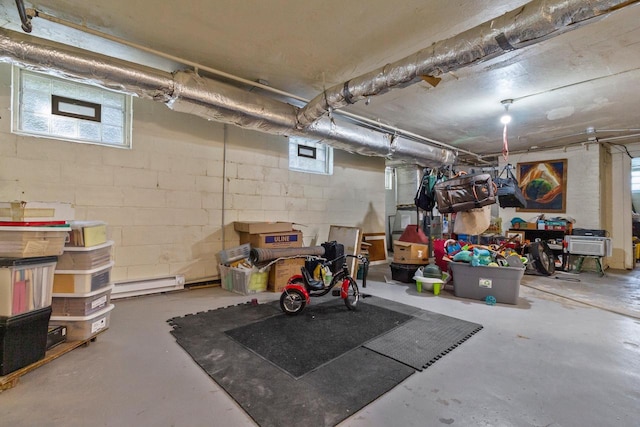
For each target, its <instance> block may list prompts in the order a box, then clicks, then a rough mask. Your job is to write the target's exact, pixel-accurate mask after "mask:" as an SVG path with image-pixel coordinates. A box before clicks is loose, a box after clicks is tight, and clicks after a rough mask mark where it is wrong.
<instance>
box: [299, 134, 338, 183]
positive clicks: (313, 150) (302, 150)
mask: <svg viewBox="0 0 640 427" xmlns="http://www.w3.org/2000/svg"><path fill="white" fill-rule="evenodd" d="M289 169H291V170H294V171H299V172H309V173H317V174H322V175H333V147H331V146H329V145H327V144H323V143H320V142H316V141H312V140H310V139H306V138H301V137H297V136H291V137H289Z"/></svg>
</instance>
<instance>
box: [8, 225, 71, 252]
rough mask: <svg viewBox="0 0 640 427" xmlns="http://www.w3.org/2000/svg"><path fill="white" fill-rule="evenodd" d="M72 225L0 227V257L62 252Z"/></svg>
mask: <svg viewBox="0 0 640 427" xmlns="http://www.w3.org/2000/svg"><path fill="white" fill-rule="evenodd" d="M70 230H71V228H70V227H7V226H2V227H0V257H7V258H30V257H42V256H57V255H60V254H62V250H63V248H64V244H65V242H66V240H67V239H68V238H69V231H70Z"/></svg>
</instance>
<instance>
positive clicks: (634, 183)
mask: <svg viewBox="0 0 640 427" xmlns="http://www.w3.org/2000/svg"><path fill="white" fill-rule="evenodd" d="M631 191H633V192H634V193H640V158H638V159H631ZM638 208H640V206H638Z"/></svg>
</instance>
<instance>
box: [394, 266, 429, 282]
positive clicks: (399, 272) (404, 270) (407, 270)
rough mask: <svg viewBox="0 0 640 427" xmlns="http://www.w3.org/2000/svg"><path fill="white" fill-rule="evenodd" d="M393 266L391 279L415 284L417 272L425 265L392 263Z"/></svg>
mask: <svg viewBox="0 0 640 427" xmlns="http://www.w3.org/2000/svg"><path fill="white" fill-rule="evenodd" d="M389 265H390V266H391V278H392V279H393V280H397V281H398V282H403V283H412V282H414V280H413V276H415V275H416V271H417V270H418V269H419V268H420V267H423V266H424V264H399V263H397V262H392V263H391V264H389Z"/></svg>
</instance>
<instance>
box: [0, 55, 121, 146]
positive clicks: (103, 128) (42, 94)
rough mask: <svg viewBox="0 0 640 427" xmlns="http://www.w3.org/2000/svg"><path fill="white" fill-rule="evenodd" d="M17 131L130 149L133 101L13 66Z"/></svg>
mask: <svg viewBox="0 0 640 427" xmlns="http://www.w3.org/2000/svg"><path fill="white" fill-rule="evenodd" d="M12 113H13V122H12V126H13V128H12V131H13V132H14V133H18V134H23V135H31V136H42V137H48V138H55V139H62V140H66V141H74V142H81V143H90V144H99V145H106V146H110V147H120V148H131V115H132V97H131V95H126V94H123V93H119V92H114V91H110V90H107V89H103V88H101V87H97V86H92V85H88V84H84V83H77V82H73V81H69V80H64V79H61V78H58V77H53V76H50V75H48V74H41V73H36V72H33V71H28V70H24V69H21V68H19V67H14V68H13V99H12Z"/></svg>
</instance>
